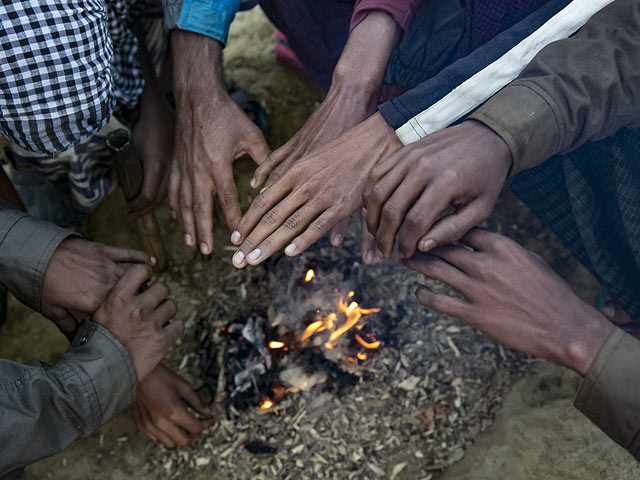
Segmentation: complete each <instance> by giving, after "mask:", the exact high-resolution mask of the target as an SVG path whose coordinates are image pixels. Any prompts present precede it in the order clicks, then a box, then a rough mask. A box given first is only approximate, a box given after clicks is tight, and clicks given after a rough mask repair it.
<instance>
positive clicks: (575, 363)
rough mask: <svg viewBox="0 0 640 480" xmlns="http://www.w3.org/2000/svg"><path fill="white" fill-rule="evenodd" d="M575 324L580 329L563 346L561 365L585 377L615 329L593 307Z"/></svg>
mask: <svg viewBox="0 0 640 480" xmlns="http://www.w3.org/2000/svg"><path fill="white" fill-rule="evenodd" d="M575 324H576V325H577V326H578V328H576V329H575V331H574V332H575V333H574V336H573V337H571V338H569V339H568V341H567V342H566V343H565V345H564V346H563V348H562V350H563V351H562V353H561V361H560V363H561V364H563V365H564V366H565V367H567V368H570V369H571V370H573V371H575V372H577V373H579V374H580V375H582V376H585V375H586V374H587V372H588V371H589V368H590V367H591V364H592V363H593V361H594V360H595V358H596V356H597V355H598V352H599V351H600V349H601V348H602V346H603V345H604V344H605V342H606V341H607V338H609V335H611V332H612V331H613V329H614V328H615V327H614V326H613V324H612V323H611V322H609V321H608V320H607V319H606V318H605V317H604V315H602V314H601V313H600V312H598V311H597V310H595V309H594V308H592V307H588V309H587V311H586V312H584V313H583V314H582V315H581V316H580V318H579V319H577V320H576V322H575Z"/></svg>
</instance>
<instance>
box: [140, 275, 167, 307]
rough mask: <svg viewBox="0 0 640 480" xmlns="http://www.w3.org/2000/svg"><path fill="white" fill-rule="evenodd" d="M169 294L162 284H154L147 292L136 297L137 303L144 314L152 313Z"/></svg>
mask: <svg viewBox="0 0 640 480" xmlns="http://www.w3.org/2000/svg"><path fill="white" fill-rule="evenodd" d="M170 293H171V291H170V290H169V287H167V286H166V285H165V284H164V283H160V282H158V283H154V284H153V285H151V286H150V287H149V288H148V289H147V290H145V291H144V292H142V293H141V294H139V295H138V298H137V302H138V305H140V307H141V308H142V310H143V311H144V312H152V311H153V310H155V309H156V308H157V307H158V305H160V304H161V303H162V302H163V301H164V300H165V299H166V298H167V297H168V296H169V294H170Z"/></svg>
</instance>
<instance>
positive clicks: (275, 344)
mask: <svg viewBox="0 0 640 480" xmlns="http://www.w3.org/2000/svg"><path fill="white" fill-rule="evenodd" d="M282 347H284V343H282V342H276V341H273V342H269V348H282Z"/></svg>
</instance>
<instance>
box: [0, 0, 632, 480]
mask: <svg viewBox="0 0 640 480" xmlns="http://www.w3.org/2000/svg"><path fill="white" fill-rule="evenodd" d="M273 50H274V49H273V29H272V27H271V26H270V25H269V24H268V22H267V21H266V19H265V18H264V16H263V15H262V13H261V12H260V11H259V10H257V9H256V10H254V11H252V12H249V13H244V14H240V15H239V17H238V19H237V20H236V22H235V23H234V27H233V30H232V34H231V38H230V42H229V47H228V48H227V50H226V62H225V63H226V66H227V72H228V75H229V76H230V77H231V78H233V79H234V80H235V81H236V82H237V83H238V84H239V85H240V86H241V87H243V88H246V89H247V90H249V91H250V92H251V93H252V94H253V95H254V96H255V97H256V98H258V99H259V100H260V102H261V103H262V104H263V105H266V109H267V111H268V113H269V116H270V120H271V123H272V131H271V134H270V136H269V142H270V144H271V145H272V146H274V147H275V146H278V145H281V144H282V143H284V142H285V141H286V140H287V139H288V138H289V137H290V136H291V135H292V134H293V133H294V132H295V130H296V129H297V128H298V127H299V126H300V125H302V123H303V122H304V119H305V118H306V117H307V116H308V115H309V113H310V112H311V111H312V110H313V108H314V107H315V106H316V105H317V104H318V102H319V101H320V99H321V98H322V92H321V91H320V90H319V89H318V88H317V87H315V86H313V85H312V84H311V83H310V82H309V81H308V80H306V79H305V78H304V77H303V76H302V75H299V74H298V73H295V72H292V71H290V70H288V69H287V68H285V67H283V66H282V65H280V64H279V63H277V62H276V60H275V58H274V53H273ZM252 168H253V166H252V165H251V162H250V161H246V160H241V161H239V162H238V164H237V169H236V170H237V176H238V179H239V184H240V186H241V199H242V201H243V203H244V206H245V207H246V206H247V204H248V202H249V201H250V197H251V192H250V191H249V189H248V188H246V184H247V181H248V178H249V174H250V172H251V171H252ZM159 217H160V222H161V224H162V225H163V226H165V227H166V230H167V232H168V233H167V237H166V239H167V243H168V246H169V250H170V252H171V256H172V258H173V264H174V267H172V269H171V270H170V272H168V273H167V274H164V275H163V276H162V279H163V280H165V281H168V282H169V283H170V285H171V288H172V296H173V297H174V298H176V299H177V301H178V303H179V305H180V307H181V311H180V316H181V318H183V319H184V320H185V321H186V322H187V324H188V325H193V323H194V322H195V321H196V320H195V319H196V317H198V316H199V315H200V314H201V312H202V311H203V308H205V305H204V302H203V300H202V298H208V297H211V298H220V299H222V300H220V302H222V303H224V302H223V300H224V299H225V298H226V297H225V295H227V294H228V292H227V291H226V290H225V286H221V285H218V284H217V283H216V282H215V281H214V280H212V277H211V274H210V273H209V272H210V271H211V270H217V269H223V268H229V257H230V254H231V251H230V250H228V249H226V250H225V249H224V246H228V245H229V242H228V232H227V230H226V229H225V228H222V227H221V228H219V229H218V231H217V233H216V242H217V243H216V250H217V251H218V252H219V253H218V254H217V255H214V256H213V258H212V259H210V260H208V261H201V260H199V259H198V257H197V256H196V255H195V254H194V253H193V252H191V251H189V250H188V249H186V248H185V247H184V246H183V245H182V243H181V234H180V232H179V229H178V228H177V227H176V226H175V225H174V224H173V223H172V222H171V219H170V218H169V215H168V211H167V209H166V208H165V209H162V210H161V211H160V213H159ZM218 218H220V219H222V218H223V217H222V216H221V215H219V212H218ZM219 223H220V224H222V220H219ZM489 225H490V226H491V227H492V228H494V229H497V230H499V231H503V232H504V233H507V234H509V235H510V236H512V237H514V238H516V239H517V240H518V241H520V242H521V243H523V244H524V245H526V246H527V247H529V248H531V249H533V250H535V251H537V252H538V253H540V254H542V255H543V256H544V257H545V258H546V259H547V260H548V261H549V262H550V263H551V264H552V265H553V266H554V268H556V269H557V270H558V271H559V272H561V274H562V275H563V276H564V277H565V278H567V279H568V281H569V282H570V283H571V284H572V285H573V286H574V287H575V288H576V289H577V291H579V293H580V294H581V296H583V298H585V299H591V298H593V295H594V292H595V289H596V287H597V286H596V285H595V282H594V281H593V279H592V278H591V277H590V276H589V275H588V274H587V273H586V272H585V271H584V269H582V268H581V267H580V266H579V265H577V264H576V262H575V260H573V259H572V258H571V257H570V255H569V254H568V253H567V252H566V251H565V250H564V249H563V248H562V247H561V246H560V245H559V243H558V241H557V240H556V239H554V238H553V236H552V235H551V234H550V233H549V232H547V231H546V230H544V229H543V228H542V227H541V225H540V224H539V222H537V221H536V220H535V219H533V218H532V217H531V215H530V214H529V213H528V211H527V210H526V207H524V206H523V205H522V204H520V203H519V202H517V200H516V199H515V198H514V197H513V196H511V195H509V194H506V195H504V196H503V197H502V198H501V200H500V202H499V205H498V208H497V211H496V213H495V214H494V215H493V216H492V219H491V221H490V222H489ZM92 232H93V235H94V239H95V240H99V241H103V242H105V243H109V244H114V245H128V246H135V245H136V242H137V240H136V238H135V236H134V235H133V234H132V229H131V225H130V224H129V223H128V221H127V220H126V216H125V214H124V205H123V201H122V199H121V198H119V197H117V196H114V197H112V198H110V199H109V200H108V201H107V202H106V203H105V205H103V206H102V207H101V208H100V209H99V211H98V212H96V215H95V216H94V218H93V219H92ZM188 269H189V270H188ZM242 275H244V276H242V277H241V278H240V277H239V280H238V281H241V282H244V283H246V284H247V285H249V284H251V282H252V281H254V280H255V276H256V275H257V274H256V273H246V274H244V273H243V274H242ZM194 288H195V289H197V290H198V295H195V294H194ZM251 295H252V294H251V292H250V293H249V300H252V298H251ZM189 322H191V323H189ZM437 322H447V325H448V324H449V322H453V321H450V320H448V319H443V318H438V319H437ZM456 325H460V324H456ZM425 331H427V330H425ZM452 331H453V330H452ZM416 335H417V334H416ZM469 335H474V334H473V333H472V332H471V333H469ZM468 338H476V339H477V338H478V337H473V336H471V337H468ZM477 341H478V342H480V341H481V340H477ZM66 346H67V343H66V340H64V338H63V337H62V336H61V335H59V334H58V333H57V331H56V330H55V328H54V327H52V326H51V324H50V323H48V322H47V321H46V320H44V319H43V318H42V317H40V316H39V315H37V314H35V313H32V312H29V311H28V310H27V309H26V308H24V307H23V306H21V305H19V304H18V303H17V302H16V301H15V300H13V299H12V301H11V302H10V310H9V322H8V323H7V325H5V326H4V327H3V328H2V330H1V337H0V357H4V358H12V359H16V360H19V361H26V360H29V359H31V358H39V359H41V360H43V361H47V362H54V361H55V359H56V358H57V357H58V356H59V355H60V354H61V353H62V352H64V350H65V349H66ZM189 348H191V346H190V345H188V340H187V338H185V340H184V343H183V344H180V345H177V346H176V347H175V348H174V349H173V350H172V352H171V353H170V355H169V360H170V362H172V363H173V364H176V362H178V363H179V361H180V359H181V358H184V355H185V351H187V350H188V349H189ZM463 353H464V352H463ZM445 355H450V352H445ZM508 355H509V358H511V356H510V355H511V354H510V353H508ZM513 358H514V359H515V360H514V362H516V360H517V358H516V357H513ZM187 359H188V361H187V365H186V366H183V367H184V368H183V369H181V371H180V373H181V374H183V375H185V376H187V378H189V379H190V380H192V381H195V382H197V381H198V379H197V378H192V377H190V375H195V374H194V373H193V372H195V371H197V369H196V368H195V366H194V365H193V364H194V363H195V359H193V358H191V357H187ZM518 361H521V362H527V361H528V360H526V359H522V360H518ZM529 362H530V365H529V366H528V367H527V368H526V370H525V373H524V374H523V375H522V376H521V378H520V379H519V380H518V381H516V382H515V383H512V381H511V380H509V381H507V380H505V382H506V383H504V382H503V383H504V385H507V386H509V385H511V387H510V389H509V391H508V393H507V394H506V395H504V400H503V401H502V405H501V407H499V408H497V411H495V412H494V411H493V410H492V411H491V413H495V420H494V422H493V424H492V425H490V426H488V428H486V429H484V431H483V432H482V433H476V434H474V435H475V436H474V437H473V438H475V440H473V438H471V440H469V441H466V443H465V444H464V446H465V448H464V449H462V448H461V449H459V450H458V451H459V454H458V455H456V457H455V460H459V461H457V463H455V464H454V465H453V466H451V467H449V468H448V469H446V470H445V471H444V472H443V473H442V474H441V475H440V476H439V477H437V478H440V479H446V480H452V479H456V480H461V479H470V480H484V479H487V480H488V479H492V480H493V479H501V478H508V479H526V480H534V479H550V480H555V479H558V480H560V479H580V480H601V479H612V480H613V479H631V478H640V468H639V467H638V465H637V464H636V462H635V461H634V460H633V459H632V458H631V457H630V456H628V455H627V454H626V452H624V451H623V450H622V449H620V448H619V447H617V446H616V445H614V444H613V443H612V442H611V441H609V440H608V439H607V438H606V437H605V436H604V435H603V434H602V433H601V432H600V431H599V430H597V429H596V428H595V427H594V426H592V425H591V424H590V422H589V421H588V420H586V419H585V418H583V417H582V416H581V415H580V414H579V412H577V411H576V410H575V409H574V408H573V406H572V399H573V394H574V392H575V389H576V386H577V384H578V381H579V379H578V378H577V377H576V376H575V375H573V374H571V373H570V372H567V371H565V370H563V369H561V368H559V367H557V366H555V365H552V364H549V363H547V362H542V361H529ZM192 367H193V368H192ZM518 371H519V370H518ZM514 372H515V370H514V371H511V370H509V372H506V373H505V379H515V375H516V373H514ZM432 386H433V385H432ZM425 388H426V387H425ZM364 391H365V393H367V391H366V390H364ZM492 395H494V396H495V397H496V401H497V402H499V401H501V400H502V395H501V393H500V391H498V390H496V391H494V392H493V393H492ZM391 400H393V401H396V400H397V402H400V401H401V399H400V398H399V397H398V398H396V399H393V398H392V399H391ZM416 401H417V400H416ZM488 423H490V422H488ZM478 432H479V430H478ZM411 438H413V437H411ZM416 438H417V437H416ZM362 440H363V443H364V442H366V441H369V440H371V439H364V438H363V439H362ZM205 446H206V445H199V446H197V447H194V448H195V450H194V449H190V450H189V451H188V452H187V450H185V451H184V452H183V453H181V452H179V451H178V452H166V451H164V449H162V448H161V447H158V446H156V445H154V444H152V443H151V442H149V441H147V440H146V439H143V438H142V437H140V436H139V435H138V434H137V432H136V429H135V427H134V425H133V423H132V421H131V419H130V417H129V414H128V412H123V413H122V414H120V415H118V416H117V417H116V418H114V419H113V420H112V421H111V422H109V423H108V424H107V425H105V426H104V427H102V428H101V429H100V430H99V431H98V432H96V433H95V434H94V435H92V436H90V437H88V438H86V439H83V440H80V441H78V442H76V443H74V444H73V445H72V446H71V447H70V448H69V449H68V450H66V451H65V452H63V453H61V454H59V455H57V456H55V457H52V458H50V459H47V460H44V461H41V462H39V463H37V464H35V465H33V466H31V467H29V468H28V469H27V475H26V478H27V479H39V478H52V479H69V480H72V479H86V478H93V479H110V480H116V479H129V478H150V479H155V478H188V479H200V478H203V479H204V478H237V479H243V478H247V479H248V478H257V477H256V476H254V475H252V474H249V473H248V471H247V470H246V469H245V467H246V466H243V465H242V463H243V461H242V459H240V460H237V462H238V464H237V467H236V470H235V472H237V473H234V474H229V473H228V472H229V471H231V470H225V472H226V473H224V474H221V473H216V471H215V470H212V469H211V468H210V467H206V466H205V467H203V468H200V469H198V468H188V469H187V468H185V469H181V468H177V467H176V466H177V465H179V464H180V456H181V455H183V456H185V457H190V456H192V455H194V454H195V455H197V452H198V451H202V452H208V451H209V450H206V448H205ZM415 446H416V444H415V442H414V441H413V440H412V443H411V451H409V450H410V448H409V445H408V444H407V445H405V446H404V447H403V445H400V446H398V448H397V449H396V453H394V458H393V459H391V458H390V459H383V460H384V461H386V460H389V464H388V465H389V467H388V468H386V469H383V473H380V472H376V471H375V470H371V469H367V468H363V470H362V471H361V473H355V472H354V471H351V470H350V471H346V470H345V471H343V472H340V471H336V472H335V473H334V474H332V475H331V478H339V479H342V478H345V479H347V478H358V479H360V478H363V479H364V478H398V479H412V480H413V479H421V478H425V479H426V478H431V476H432V475H433V474H431V473H429V474H425V472H428V471H429V470H428V468H425V461H424V458H421V457H420V456H419V454H418V450H416V451H415V452H414V451H413V450H412V449H414V448H415ZM403 448H404V450H405V452H404V454H401V452H402V450H403ZM429 448H431V447H428V446H427V445H426V444H425V446H424V449H425V451H426V450H427V449H429ZM198 449H200V450H198ZM194 452H195V453H194ZM460 457H462V459H460ZM167 459H170V460H171V461H172V464H171V465H167ZM162 462H164V463H162ZM403 463H404V464H406V465H405V466H404V467H402V468H401V469H400V470H398V471H394V468H393V467H394V465H395V467H397V466H398V465H401V464H403ZM232 467H233V465H229V466H228V467H225V468H232ZM396 470H397V468H396ZM265 472H266V473H265ZM269 472H270V470H264V471H263V473H261V475H262V478H282V477H281V475H280V474H279V473H276V474H269ZM435 473H437V472H434V474H435ZM304 476H305V477H306V478H320V477H321V476H322V478H324V475H320V474H318V475H314V473H313V472H312V471H309V472H307V473H306V474H305V475H304ZM285 478H300V477H297V476H295V475H294V476H291V475H289V476H288V477H285Z"/></svg>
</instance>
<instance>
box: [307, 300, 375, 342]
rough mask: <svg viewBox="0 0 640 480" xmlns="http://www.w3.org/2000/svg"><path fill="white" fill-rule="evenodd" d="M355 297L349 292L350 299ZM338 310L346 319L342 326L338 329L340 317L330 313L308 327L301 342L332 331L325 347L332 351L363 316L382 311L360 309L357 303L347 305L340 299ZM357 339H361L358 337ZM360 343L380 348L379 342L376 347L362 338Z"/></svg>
mask: <svg viewBox="0 0 640 480" xmlns="http://www.w3.org/2000/svg"><path fill="white" fill-rule="evenodd" d="M354 295H355V294H354V292H349V294H348V297H349V298H351V297H353V296H354ZM338 310H339V311H340V312H342V313H343V314H344V316H345V317H346V320H345V321H344V323H343V324H342V325H340V326H339V327H337V328H336V325H335V322H336V320H337V318H338V316H337V315H336V314H335V313H330V314H329V315H327V316H326V317H323V318H321V319H319V320H316V321H315V322H313V323H311V324H310V325H308V326H307V328H306V329H305V331H304V333H303V334H302V337H301V338H300V340H301V341H303V342H304V341H305V340H307V339H308V338H310V337H311V336H312V335H314V334H316V333H319V332H322V331H324V330H330V331H331V334H330V335H329V340H327V342H325V344H324V346H325V348H327V349H332V348H334V347H335V346H336V344H337V342H338V339H339V338H340V337H341V336H342V335H344V334H345V333H346V332H347V331H349V330H351V329H352V328H353V327H354V326H355V325H356V324H357V323H358V321H359V320H360V318H361V317H362V316H363V315H367V314H370V313H376V312H379V311H380V309H379V308H368V309H367V308H360V306H359V305H358V303H357V302H351V303H347V302H345V300H344V298H340V300H339V301H338ZM357 338H359V337H358V336H357ZM358 341H359V342H360V343H361V344H362V345H363V346H366V348H378V347H379V346H380V342H377V345H376V342H373V343H367V342H365V341H364V340H362V338H360V339H359V340H358ZM367 345H368V346H367Z"/></svg>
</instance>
